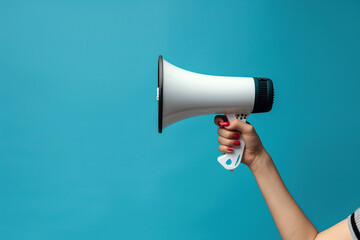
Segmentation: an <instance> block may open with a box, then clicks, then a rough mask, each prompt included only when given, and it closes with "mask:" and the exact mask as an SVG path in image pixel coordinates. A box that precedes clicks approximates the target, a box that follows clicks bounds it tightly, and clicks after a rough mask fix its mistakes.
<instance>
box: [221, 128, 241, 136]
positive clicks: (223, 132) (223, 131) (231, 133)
mask: <svg viewBox="0 0 360 240" xmlns="http://www.w3.org/2000/svg"><path fill="white" fill-rule="evenodd" d="M217 133H218V134H219V135H220V136H222V137H224V138H229V139H239V138H240V136H241V134H240V132H237V131H230V130H227V129H224V128H218V130H217Z"/></svg>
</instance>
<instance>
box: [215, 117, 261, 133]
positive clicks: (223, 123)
mask: <svg viewBox="0 0 360 240" xmlns="http://www.w3.org/2000/svg"><path fill="white" fill-rule="evenodd" d="M214 122H215V124H216V125H217V126H218V127H220V128H225V129H227V130H231V131H238V132H240V133H251V132H253V131H254V127H253V126H252V125H251V124H250V123H249V122H246V123H244V122H243V121H240V120H239V119H234V120H232V121H231V122H229V121H228V120H227V118H226V116H224V115H216V116H215V118H214Z"/></svg>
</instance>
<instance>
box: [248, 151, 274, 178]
mask: <svg viewBox="0 0 360 240" xmlns="http://www.w3.org/2000/svg"><path fill="white" fill-rule="evenodd" d="M271 163H272V159H271V157H270V155H269V153H268V152H267V151H266V150H265V148H262V150H261V151H260V152H259V153H258V154H257V155H256V157H255V159H254V161H252V163H251V164H250V165H249V169H250V170H251V172H252V173H253V174H255V173H257V172H259V171H261V170H262V169H264V168H266V167H267V166H269V164H271Z"/></svg>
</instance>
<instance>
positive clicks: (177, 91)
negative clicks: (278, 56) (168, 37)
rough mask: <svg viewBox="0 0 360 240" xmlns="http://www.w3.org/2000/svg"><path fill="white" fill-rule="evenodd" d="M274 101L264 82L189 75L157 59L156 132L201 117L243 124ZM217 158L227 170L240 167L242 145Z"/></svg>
mask: <svg viewBox="0 0 360 240" xmlns="http://www.w3.org/2000/svg"><path fill="white" fill-rule="evenodd" d="M273 99H274V88H273V83H272V81H271V80H270V79H268V78H258V77H222V76H210V75H204V74H198V73H193V72H190V71H186V70H184V69H181V68H178V67H176V66H174V65H172V64H170V63H169V62H167V61H165V60H164V59H163V58H162V56H161V55H160V56H159V69H158V88H157V100H158V114H159V115H158V116H159V118H158V119H159V132H160V133H161V132H162V130H163V129H164V128H166V127H167V126H169V125H171V124H173V123H175V122H177V121H180V120H182V119H185V118H190V117H194V116H198V115H205V114H226V117H227V118H228V120H229V121H231V120H233V119H235V118H238V119H240V120H241V121H243V122H246V119H247V118H248V116H249V114H250V113H259V112H268V111H270V110H271V108H272V105H273V101H274V100H273ZM240 142H241V144H240V146H239V147H237V148H234V150H233V152H231V153H226V154H224V155H222V156H220V157H218V162H219V163H220V164H221V165H222V166H223V167H224V168H225V169H227V170H233V169H235V168H237V167H238V166H239V165H240V162H241V159H242V155H243V152H244V148H245V143H244V140H243V139H242V137H241V138H240Z"/></svg>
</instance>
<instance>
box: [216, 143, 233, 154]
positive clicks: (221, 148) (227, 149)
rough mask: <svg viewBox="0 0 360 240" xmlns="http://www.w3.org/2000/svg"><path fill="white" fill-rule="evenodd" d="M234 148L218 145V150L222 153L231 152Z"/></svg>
mask: <svg viewBox="0 0 360 240" xmlns="http://www.w3.org/2000/svg"><path fill="white" fill-rule="evenodd" d="M233 150H234V148H233V147H228V146H225V145H219V151H220V152H222V153H228V152H232V151H233Z"/></svg>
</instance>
